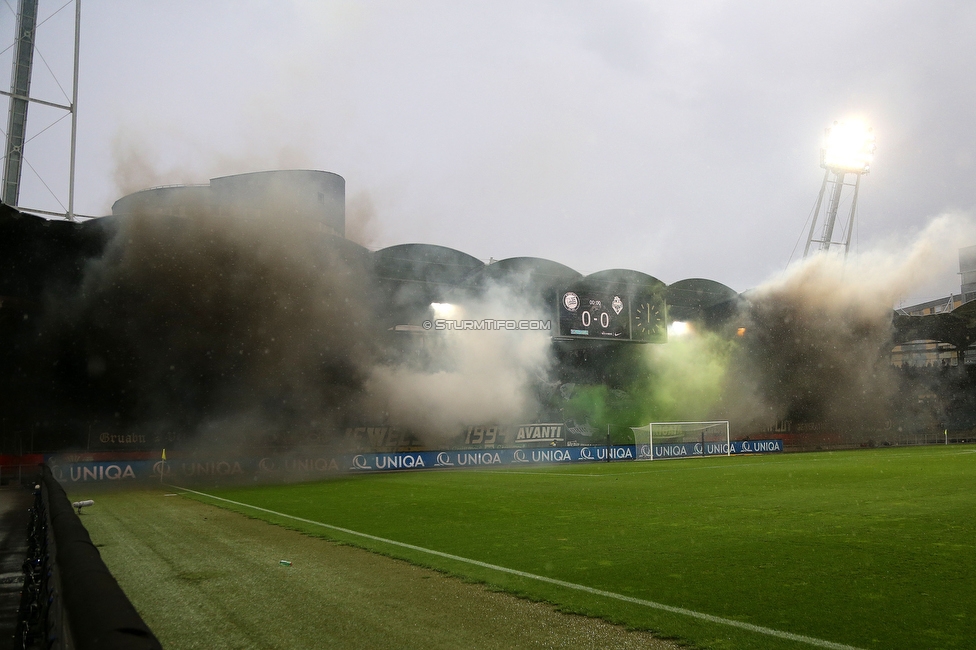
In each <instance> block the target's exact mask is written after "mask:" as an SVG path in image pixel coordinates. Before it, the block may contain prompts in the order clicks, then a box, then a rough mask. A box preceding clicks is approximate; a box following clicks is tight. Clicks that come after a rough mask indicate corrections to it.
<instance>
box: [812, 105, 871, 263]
mask: <svg viewBox="0 0 976 650" xmlns="http://www.w3.org/2000/svg"><path fill="white" fill-rule="evenodd" d="M875 149H876V146H875V138H874V133H872V131H871V129H869V128H868V127H867V126H866V125H865V124H864V123H863V122H858V121H849V122H834V124H833V126H831V127H829V128H828V129H827V130H826V131H825V133H824V145H823V147H822V148H821V149H820V166H821V167H823V169H824V179H823V184H822V185H821V186H820V195H819V196H818V197H817V207H816V208H814V210H813V221H812V222H811V223H810V234H809V235H807V245H806V247H805V248H804V249H803V257H806V256H807V255H809V254H810V252H811V251H810V249H811V247H812V245H813V244H815V243H816V244H820V247H819V248H818V249H817V250H819V251H824V252H826V251H828V250H830V246H831V245H838V246H843V247H844V257H847V253H848V250H849V249H850V246H851V233H852V232H853V231H854V216H855V214H856V211H857V193H858V190H860V188H861V176H863V175H864V174H867V173H868V172H869V171H871V161H872V160H873V159H874V150H875ZM848 174H853V175H854V182H853V183H848V182H846V178H847V175H848ZM827 185H830V186H831V188H830V198H829V199H828V200H827V205H826V208H825V210H824V220H823V231H822V232H821V235H820V238H819V239H814V233H815V232H816V229H817V221H818V220H819V218H820V208H821V207H823V206H824V195H825V194H826V193H827ZM845 187H853V188H854V195H853V197H852V198H851V210H850V213H849V214H848V217H847V224H846V225H845V226H844V228H843V229H842V230H841V237H842V241H834V226H835V225H836V222H837V210H838V208H839V207H840V200H841V195H842V194H843V193H844V188H845Z"/></svg>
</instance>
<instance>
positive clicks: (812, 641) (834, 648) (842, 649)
mask: <svg viewBox="0 0 976 650" xmlns="http://www.w3.org/2000/svg"><path fill="white" fill-rule="evenodd" d="M173 487H175V488H177V489H180V490H183V491H185V492H191V493H193V494H199V495H200V496H202V497H207V498H209V499H215V500H217V501H223V502H225V503H232V504H234V505H235V506H241V507H243V508H251V509H253V510H258V511H260V512H266V513H268V514H269V515H275V516H276V517H284V518H285V519H292V520H294V521H300V522H302V523H305V524H311V525H312V526H321V527H322V528H328V529H329V530H335V531H339V532H341V533H346V534H347V535H355V536H357V537H362V538H364V539H371V540H373V541H375V542H382V543H383V544H390V545H392V546H399V547H400V548H406V549H410V550H411V551H418V552H420V553H427V554H428V555H436V556H437V557H442V558H445V559H448V560H454V561H455V562H463V563H465V564H471V565H474V566H479V567H482V568H484V569H491V570H493V571H499V572H501V573H508V574H510V575H514V576H519V577H520V578H529V579H530V580H538V581H539V582H545V583H548V584H551V585H556V586H559V587H565V588H566V589H574V590H576V591H582V592H585V593H588V594H593V595H594V596H602V597H604V598H612V599H614V600H620V601H623V602H626V603H632V604H634V605H642V606H644V607H649V608H651V609H659V610H662V611H665V612H670V613H672V614H681V615H683V616H690V617H692V618H697V619H699V620H702V621H708V622H709V623H717V624H719V625H728V626H730V627H737V628H739V629H742V630H748V631H750V632H757V633H759V634H765V635H766V636H774V637H777V638H780V639H787V640H789V641H797V642H799V643H806V644H808V645H812V646H816V647H818V648H830V649H831V650H860V649H859V648H856V647H854V646H850V645H844V644H843V643H834V642H833V641H825V640H823V639H817V638H814V637H812V636H804V635H802V634H793V633H792V632H782V631H780V630H774V629H772V628H769V627H763V626H761V625H753V624H752V623H745V622H743V621H736V620H733V619H730V618H722V617H721V616H713V615H711V614H704V613H702V612H696V611H695V610H693V609H685V608H684V607H673V606H671V605H664V604H662V603H656V602H654V601H652V600H644V599H643V598H633V597H631V596H624V595H623V594H618V593H614V592H612V591H604V590H603V589H596V588H594V587H587V586H586V585H578V584H576V583H574V582H566V581H565V580H557V579H556V578H547V577H546V576H540V575H536V574H534V573H527V572H525V571H519V570H518V569H510V568H508V567H503V566H499V565H497V564H489V563H488V562H481V561H480V560H472V559H471V558H466V557H461V556H460V555H452V554H450V553H444V552H443V551H435V550H432V549H429V548H424V547H422V546H415V545H413V544H407V543H406V542H398V541H396V540H393V539H387V538H385V537H377V536H376V535H370V534H368V533H360V532H358V531H355V530H350V529H348V528H342V527H341V526H333V525H332V524H324V523H322V522H321V521H313V520H311V519H305V518H304V517H296V516H295V515H288V514H285V513H283V512H276V511H274V510H269V509H267V508H262V507H260V506H252V505H251V504H249V503H242V502H240V501H232V500H231V499H225V498H224V497H218V496H214V495H212V494H207V493H206V492H197V491H196V490H191V489H190V488H185V487H180V486H179V485H174V486H173Z"/></svg>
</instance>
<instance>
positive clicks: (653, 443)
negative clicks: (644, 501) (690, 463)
mask: <svg viewBox="0 0 976 650" xmlns="http://www.w3.org/2000/svg"><path fill="white" fill-rule="evenodd" d="M632 430H633V432H634V445H635V448H636V454H635V457H636V458H637V459H638V460H655V459H661V458H688V457H699V458H700V457H704V456H731V455H732V440H731V437H730V435H729V421H728V420H714V421H710V422H651V423H650V424H648V425H647V426H646V427H632Z"/></svg>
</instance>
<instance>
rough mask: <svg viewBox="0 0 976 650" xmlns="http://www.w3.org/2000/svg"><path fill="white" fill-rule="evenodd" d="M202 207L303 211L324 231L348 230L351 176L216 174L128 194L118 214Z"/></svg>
mask: <svg viewBox="0 0 976 650" xmlns="http://www.w3.org/2000/svg"><path fill="white" fill-rule="evenodd" d="M200 212H212V213H216V214H226V215H235V216H240V217H244V218H247V217H255V218H256V217H268V216H270V217H272V218H273V217H274V216H275V215H287V216H298V217H301V218H304V219H307V220H308V223H309V225H310V226H311V227H312V228H313V229H315V230H319V231H322V232H327V233H329V234H332V235H337V236H339V237H345V234H346V181H345V179H344V178H342V176H339V175H338V174H333V173H331V172H324V171H318V170H304V169H285V170H275V171H264V172H251V173H248V174H235V175H233V176H221V177H220V178H212V179H210V183H209V184H208V185H167V186H163V187H153V188H149V189H146V190H140V191H138V192H133V193H132V194H128V195H126V196H123V197H122V198H121V199H119V200H118V201H116V202H115V204H114V205H112V215H113V216H116V217H119V216H131V215H134V214H140V215H147V216H152V215H156V216H175V217H186V216H189V215H191V214H195V213H200Z"/></svg>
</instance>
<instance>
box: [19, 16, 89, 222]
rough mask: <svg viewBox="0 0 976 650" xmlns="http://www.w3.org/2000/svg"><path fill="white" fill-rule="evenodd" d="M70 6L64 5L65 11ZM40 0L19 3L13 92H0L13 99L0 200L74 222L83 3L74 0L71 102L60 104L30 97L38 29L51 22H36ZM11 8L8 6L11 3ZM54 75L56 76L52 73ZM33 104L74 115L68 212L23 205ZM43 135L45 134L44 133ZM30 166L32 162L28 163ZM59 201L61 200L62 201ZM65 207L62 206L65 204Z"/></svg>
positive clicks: (72, 118)
mask: <svg viewBox="0 0 976 650" xmlns="http://www.w3.org/2000/svg"><path fill="white" fill-rule="evenodd" d="M69 4H71V2H70V0H69V2H67V3H65V4H64V5H63V6H62V7H61V9H58V10H57V11H55V12H54V13H55V14H57V13H58V12H60V11H61V10H62V9H64V8H65V7H67V6H68V5H69ZM37 5H38V0H19V3H18V7H17V25H16V28H15V30H14V43H13V45H12V46H11V47H13V48H14V60H13V69H12V71H11V74H10V92H4V91H2V90H0V95H5V96H7V97H9V98H10V109H9V112H8V116H7V132H6V146H5V148H4V158H3V161H4V163H3V178H2V180H0V201H3V202H4V203H6V204H7V205H9V206H12V207H15V208H18V209H20V210H24V211H26V212H36V213H38V214H46V215H51V216H55V217H67V219H68V220H69V221H74V219H75V146H76V141H77V133H78V60H79V44H80V42H81V0H74V5H75V49H74V75H73V83H72V91H71V103H70V104H59V103H56V102H49V101H45V100H43V99H38V98H36V97H31V95H30V88H31V76H32V74H33V66H34V48H35V36H36V31H37V28H38V27H40V26H41V25H42V24H43V23H44V22H46V21H47V20H48V19H50V18H51V17H52V16H53V15H54V14H52V15H51V16H48V17H47V18H45V19H44V20H42V21H41V22H40V23H39V22H38V21H37ZM8 7H9V4H8ZM52 74H53V73H52ZM31 102H33V103H35V104H43V105H44V106H50V107H52V108H58V109H61V110H63V111H67V112H68V113H70V114H71V143H70V151H69V154H68V205H67V209H66V211H65V212H49V211H47V210H40V209H35V208H30V207H26V206H23V205H21V204H20V186H21V176H22V172H23V163H24V162H26V160H25V159H24V145H26V144H27V142H29V141H30V139H29V138H27V137H26V136H27V108H28V105H29V104H30V103H31ZM42 132H43V131H42ZM28 164H29V163H28ZM59 202H60V201H59ZM62 207H64V206H63V204H62Z"/></svg>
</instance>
